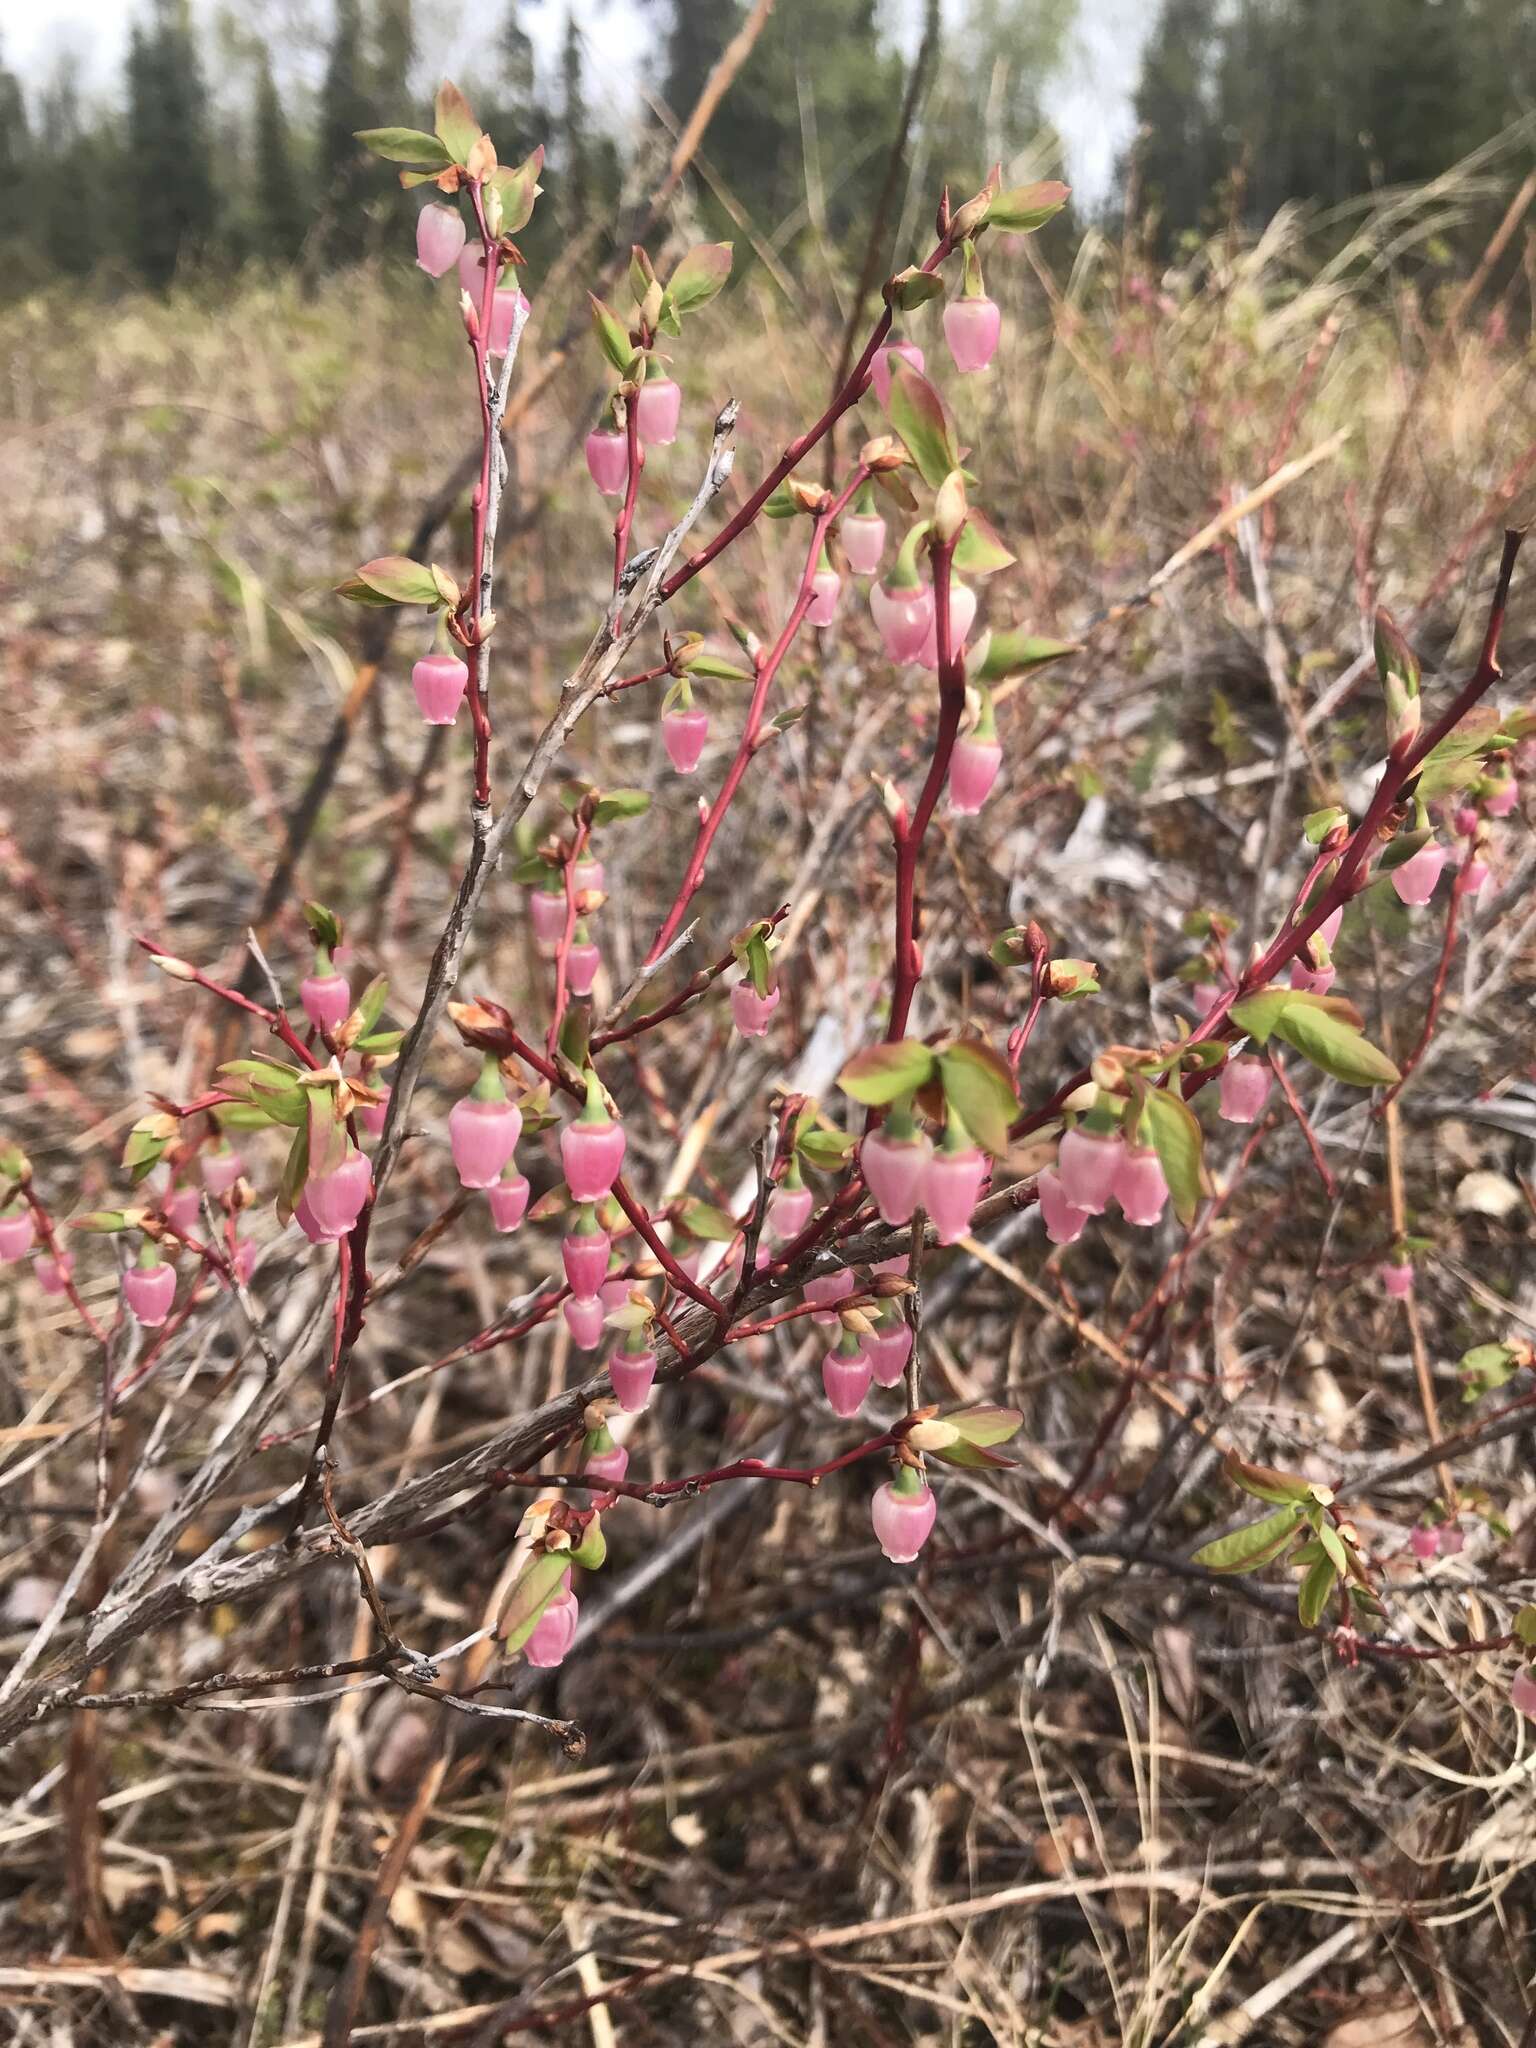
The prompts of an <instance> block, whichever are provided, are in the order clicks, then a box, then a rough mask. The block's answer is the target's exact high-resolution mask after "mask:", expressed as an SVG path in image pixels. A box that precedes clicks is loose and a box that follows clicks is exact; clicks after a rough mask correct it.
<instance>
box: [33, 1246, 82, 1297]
mask: <svg viewBox="0 0 1536 2048" xmlns="http://www.w3.org/2000/svg"><path fill="white" fill-rule="evenodd" d="M74 1270H75V1262H74V1260H73V1259H72V1258H71V1257H70V1255H69V1253H68V1252H60V1253H59V1254H58V1256H57V1257H55V1256H54V1255H53V1254H52V1253H51V1252H43V1253H42V1254H41V1255H40V1256H39V1257H38V1259H37V1260H36V1261H35V1263H34V1264H33V1267H32V1271H33V1272H34V1273H35V1274H36V1276H37V1284H38V1286H39V1287H40V1288H41V1289H42V1290H43V1292H44V1294H62V1293H63V1292H64V1290H65V1288H66V1287H67V1286H68V1285H69V1279H70V1275H71V1274H72V1273H73V1272H74Z"/></svg>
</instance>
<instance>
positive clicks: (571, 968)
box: [565, 923, 603, 996]
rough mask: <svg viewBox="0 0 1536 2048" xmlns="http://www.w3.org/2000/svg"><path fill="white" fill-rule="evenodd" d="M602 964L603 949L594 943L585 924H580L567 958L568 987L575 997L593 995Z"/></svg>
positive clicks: (566, 976)
mask: <svg viewBox="0 0 1536 2048" xmlns="http://www.w3.org/2000/svg"><path fill="white" fill-rule="evenodd" d="M602 964H603V955H602V951H601V948H599V947H598V946H595V945H594V944H593V943H592V937H591V934H590V933H589V932H588V930H587V927H586V925H585V923H580V924H578V925H577V927H576V933H575V937H574V939H573V940H572V942H571V949H570V951H569V952H568V953H567V954H566V956H565V979H566V985H567V987H568V988H569V989H570V991H571V994H572V995H573V996H589V995H591V993H592V984H593V982H594V981H596V979H597V970H598V968H599V967H601V966H602Z"/></svg>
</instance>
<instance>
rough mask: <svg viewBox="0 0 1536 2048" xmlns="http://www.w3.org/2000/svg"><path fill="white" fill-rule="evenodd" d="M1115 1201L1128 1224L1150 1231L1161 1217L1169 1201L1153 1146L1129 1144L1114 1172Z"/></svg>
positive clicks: (1161, 1169)
mask: <svg viewBox="0 0 1536 2048" xmlns="http://www.w3.org/2000/svg"><path fill="white" fill-rule="evenodd" d="M1114 1196H1115V1200H1116V1201H1117V1202H1118V1203H1119V1204H1120V1213H1121V1215H1122V1216H1123V1217H1124V1218H1125V1220H1126V1222H1127V1223H1134V1224H1135V1225H1136V1226H1137V1227H1138V1229H1143V1230H1145V1229H1147V1228H1149V1227H1150V1226H1151V1225H1152V1224H1154V1223H1156V1222H1157V1221H1158V1219H1159V1218H1160V1217H1161V1215H1162V1213H1163V1210H1164V1208H1165V1207H1166V1206H1167V1202H1168V1183H1167V1181H1166V1180H1165V1179H1164V1177H1163V1168H1162V1162H1161V1161H1160V1160H1159V1158H1158V1156H1157V1153H1156V1152H1155V1151H1154V1150H1153V1148H1152V1147H1151V1146H1150V1145H1127V1146H1126V1147H1125V1151H1124V1154H1123V1156H1122V1158H1121V1160H1120V1165H1119V1167H1118V1169H1117V1170H1116V1173H1115V1186H1114Z"/></svg>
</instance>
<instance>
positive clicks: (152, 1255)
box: [123, 1237, 176, 1330]
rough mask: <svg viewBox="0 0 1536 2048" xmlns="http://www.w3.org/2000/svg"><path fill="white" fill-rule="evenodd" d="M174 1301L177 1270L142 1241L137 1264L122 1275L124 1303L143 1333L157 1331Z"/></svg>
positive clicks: (156, 1249) (148, 1240) (155, 1247)
mask: <svg viewBox="0 0 1536 2048" xmlns="http://www.w3.org/2000/svg"><path fill="white" fill-rule="evenodd" d="M175 1299H176V1268H175V1267H174V1266H170V1265H167V1264H166V1262H165V1260H164V1259H162V1258H161V1256H160V1251H159V1247H158V1246H157V1245H155V1244H154V1243H153V1242H152V1241H151V1240H150V1239H149V1238H147V1237H146V1238H145V1240H144V1242H143V1244H142V1245H141V1246H140V1248H139V1258H138V1263H137V1265H133V1266H130V1267H128V1269H127V1270H126V1272H125V1273H124V1274H123V1301H124V1304H125V1305H126V1306H127V1307H128V1308H129V1309H130V1310H131V1311H132V1312H133V1314H134V1315H135V1316H136V1317H137V1318H138V1320H139V1321H140V1322H141V1323H142V1324H143V1325H144V1327H145V1329H146V1330H158V1329H159V1327H160V1325H161V1324H162V1323H163V1322H164V1321H165V1319H166V1317H167V1316H168V1315H169V1314H170V1312H171V1303H172V1302H173V1301H174V1300H175Z"/></svg>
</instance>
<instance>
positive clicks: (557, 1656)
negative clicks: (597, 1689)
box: [523, 1592, 581, 1671]
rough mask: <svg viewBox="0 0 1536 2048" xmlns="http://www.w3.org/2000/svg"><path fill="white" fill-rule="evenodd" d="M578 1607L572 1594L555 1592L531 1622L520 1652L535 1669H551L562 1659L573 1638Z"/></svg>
mask: <svg viewBox="0 0 1536 2048" xmlns="http://www.w3.org/2000/svg"><path fill="white" fill-rule="evenodd" d="M580 1613H581V1608H580V1603H579V1602H578V1601H577V1598H576V1595H575V1594H574V1593H570V1592H566V1593H557V1594H556V1595H555V1597H554V1599H553V1600H551V1601H550V1603H549V1605H548V1606H547V1607H546V1608H545V1610H544V1612H543V1613H542V1614H541V1615H540V1616H539V1618H538V1620H537V1621H536V1622H535V1623H534V1627H533V1633H532V1634H531V1635H530V1636H529V1638H528V1640H527V1642H526V1643H524V1645H523V1655H524V1656H525V1657H526V1658H527V1659H528V1662H529V1663H530V1664H531V1665H533V1667H534V1669H535V1670H537V1671H553V1670H554V1669H555V1668H556V1666H557V1665H560V1664H563V1663H564V1662H565V1659H566V1656H567V1654H568V1652H569V1650H570V1647H571V1645H572V1643H574V1642H575V1640H576V1623H577V1621H578V1619H579V1618H580Z"/></svg>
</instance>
